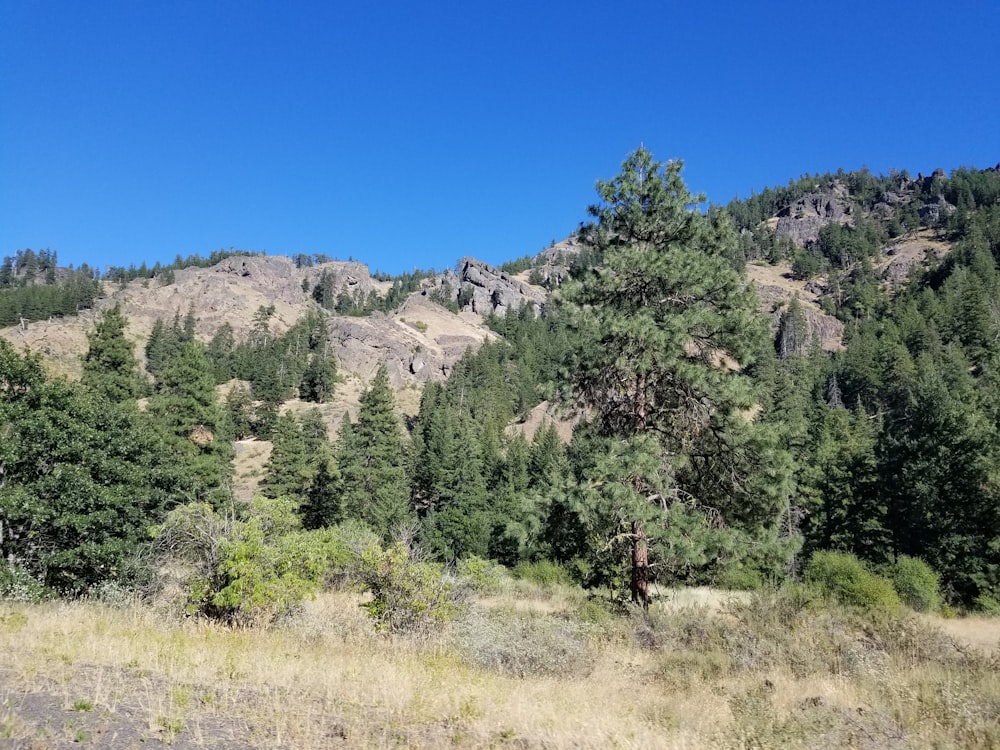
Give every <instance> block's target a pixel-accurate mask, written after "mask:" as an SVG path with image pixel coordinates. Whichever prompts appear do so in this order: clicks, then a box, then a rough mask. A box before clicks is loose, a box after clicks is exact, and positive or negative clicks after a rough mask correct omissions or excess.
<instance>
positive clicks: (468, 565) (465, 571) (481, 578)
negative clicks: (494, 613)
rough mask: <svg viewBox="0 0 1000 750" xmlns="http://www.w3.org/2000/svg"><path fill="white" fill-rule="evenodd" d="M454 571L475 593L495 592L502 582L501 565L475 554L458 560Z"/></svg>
mask: <svg viewBox="0 0 1000 750" xmlns="http://www.w3.org/2000/svg"><path fill="white" fill-rule="evenodd" d="M455 572H456V573H458V575H459V577H461V578H462V579H463V580H464V581H465V582H466V583H467V584H468V586H469V587H470V588H471V589H472V590H473V591H475V592H476V593H477V594H496V593H498V592H499V591H500V586H501V584H502V583H503V574H504V568H503V566H502V565H498V564H497V563H495V562H493V561H492V560H485V559H483V558H482V557H476V556H475V555H473V556H472V557H466V558H463V559H462V560H459V561H458V564H457V565H456V566H455Z"/></svg>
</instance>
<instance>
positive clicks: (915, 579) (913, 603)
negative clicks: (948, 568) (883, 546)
mask: <svg viewBox="0 0 1000 750" xmlns="http://www.w3.org/2000/svg"><path fill="white" fill-rule="evenodd" d="M886 574H887V575H888V577H889V579H890V580H891V581H892V585H893V586H894V587H895V589H896V593H898V594H899V598H900V599H902V600H903V603H904V604H905V605H906V606H908V607H910V608H911V609H913V610H915V611H916V612H934V611H936V610H937V609H938V608H939V607H940V606H941V592H940V581H939V578H938V574H937V573H935V572H934V569H933V568H931V566H930V565H928V564H927V563H925V562H924V561H923V560H920V559H918V558H916V557H907V556H906V555H903V556H901V557H900V558H899V559H898V560H896V562H895V563H893V564H892V565H891V566H889V567H888V569H887V570H886Z"/></svg>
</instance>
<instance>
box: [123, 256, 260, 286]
mask: <svg viewBox="0 0 1000 750" xmlns="http://www.w3.org/2000/svg"><path fill="white" fill-rule="evenodd" d="M255 255H263V253H256V252H252V251H249V250H233V249H229V250H223V249H221V248H220V249H219V250H213V251H212V252H211V253H209V255H208V257H207V258H204V257H202V256H201V255H198V254H197V253H194V254H192V255H189V256H188V257H186V258H183V257H181V256H180V255H178V256H177V257H176V258H175V259H174V262H173V263H169V264H167V265H163V264H161V263H159V262H158V263H156V264H155V265H154V266H153V267H152V268H150V267H148V266H147V265H146V263H145V262H144V263H142V264H141V265H140V266H139V267H138V268H136V266H135V264H134V263H133V264H131V265H129V266H128V267H127V268H126V267H125V266H109V267H108V270H107V272H106V273H105V274H104V278H106V279H107V280H109V281H116V282H118V283H119V284H121V285H124V284H126V283H128V282H129V281H132V280H133V279H153V278H160V279H161V280H162V281H163V283H164V284H172V283H174V281H173V280H174V273H175V272H176V271H180V270H181V269H183V268H190V267H195V268H209V267H210V266H214V265H216V264H217V263H221V262H222V261H223V260H225V259H226V258H232V257H253V256H255Z"/></svg>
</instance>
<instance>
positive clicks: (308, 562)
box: [154, 497, 353, 626]
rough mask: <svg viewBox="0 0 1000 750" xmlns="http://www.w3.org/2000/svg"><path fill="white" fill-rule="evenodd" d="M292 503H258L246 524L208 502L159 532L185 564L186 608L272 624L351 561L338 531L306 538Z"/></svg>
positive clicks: (177, 513) (162, 545)
mask: <svg viewBox="0 0 1000 750" xmlns="http://www.w3.org/2000/svg"><path fill="white" fill-rule="evenodd" d="M295 508H296V505H295V503H294V502H292V501H289V500H287V499H284V498H278V499H269V498H263V497H258V498H255V499H254V500H253V501H252V502H251V503H250V504H249V506H247V507H246V508H245V509H244V510H243V512H242V514H241V515H240V517H237V516H236V513H235V511H234V512H233V513H231V514H228V515H221V514H219V513H217V512H216V511H215V510H213V509H212V508H211V507H210V506H208V505H207V504H205V503H191V504H188V505H184V506H181V507H179V508H176V509H175V510H174V511H173V512H171V513H170V514H169V515H168V517H167V519H166V521H165V523H164V524H163V525H162V526H160V527H157V528H156V529H154V536H155V538H156V543H157V546H158V548H159V549H160V550H161V552H162V553H163V555H164V556H165V557H167V558H170V559H173V560H176V561H180V562H182V563H184V564H186V566H187V569H186V574H185V575H184V576H183V577H182V586H183V588H184V591H185V594H186V608H187V609H188V610H189V611H192V612H200V613H202V614H204V615H206V616H209V617H212V618H214V619H220V620H224V621H226V622H231V623H233V624H237V625H244V626H247V625H267V624H269V623H271V622H272V621H274V620H275V619H276V618H278V617H280V616H282V615H284V614H287V613H288V612H289V611H291V610H292V609H294V607H295V606H296V605H298V604H299V603H301V602H302V600H303V599H304V598H305V597H306V596H308V595H310V594H312V593H313V592H315V591H316V590H318V589H319V588H320V586H321V585H322V584H323V583H324V581H325V580H327V579H328V578H329V576H330V575H331V573H332V572H333V571H336V570H338V569H343V568H346V567H347V566H349V565H350V563H351V560H353V555H352V553H351V549H350V547H349V545H348V542H347V541H346V540H345V539H344V537H343V536H342V535H341V534H339V533H338V531H337V529H335V528H333V529H319V530H316V531H303V530H302V529H301V528H299V521H298V516H297V515H296V513H295Z"/></svg>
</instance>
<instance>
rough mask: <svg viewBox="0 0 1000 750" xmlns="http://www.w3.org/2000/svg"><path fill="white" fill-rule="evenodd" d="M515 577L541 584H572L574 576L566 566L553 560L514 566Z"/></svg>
mask: <svg viewBox="0 0 1000 750" xmlns="http://www.w3.org/2000/svg"><path fill="white" fill-rule="evenodd" d="M514 577H515V578H520V579H521V580H524V581H530V582H531V583H536V584H538V585H539V586H559V585H563V586H572V585H573V578H572V577H571V576H570V574H569V573H568V572H567V571H566V569H565V568H564V567H562V566H561V565H559V564H558V563H554V562H552V561H551V560H539V561H538V562H532V563H521V564H520V565H518V566H517V567H516V568H514Z"/></svg>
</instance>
